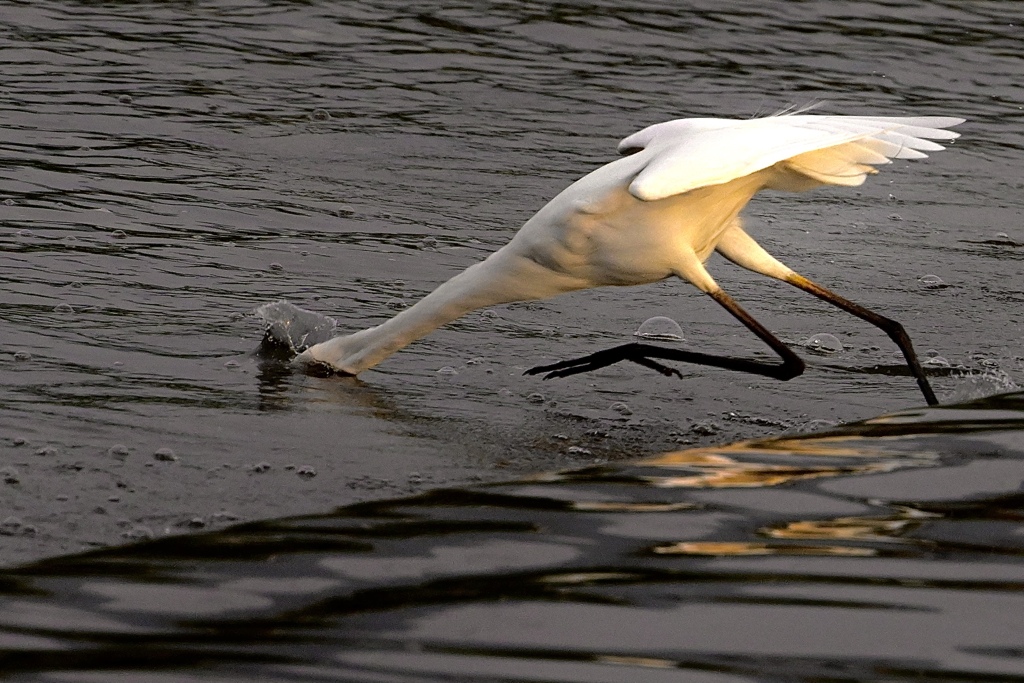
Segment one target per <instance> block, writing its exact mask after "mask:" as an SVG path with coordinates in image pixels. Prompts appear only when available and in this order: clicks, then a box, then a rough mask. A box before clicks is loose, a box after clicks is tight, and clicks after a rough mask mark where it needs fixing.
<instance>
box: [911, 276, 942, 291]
mask: <svg viewBox="0 0 1024 683" xmlns="http://www.w3.org/2000/svg"><path fill="white" fill-rule="evenodd" d="M917 283H918V284H919V285H921V286H922V287H924V288H925V289H942V288H944V287H946V283H945V282H943V281H942V278H941V277H939V276H938V275H922V276H921V277H919V278H918V279H917Z"/></svg>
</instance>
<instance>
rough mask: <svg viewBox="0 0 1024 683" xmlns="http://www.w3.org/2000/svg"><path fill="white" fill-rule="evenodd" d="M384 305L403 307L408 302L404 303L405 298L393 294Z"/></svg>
mask: <svg viewBox="0 0 1024 683" xmlns="http://www.w3.org/2000/svg"><path fill="white" fill-rule="evenodd" d="M384 305H385V306H387V307H388V308H396V309H397V308H405V307H406V306H407V305H408V304H406V303H405V299H403V298H402V297H400V296H394V297H391V298H390V299H388V300H387V301H385V302H384Z"/></svg>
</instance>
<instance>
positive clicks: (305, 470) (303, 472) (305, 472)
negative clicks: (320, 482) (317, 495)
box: [295, 465, 316, 479]
mask: <svg viewBox="0 0 1024 683" xmlns="http://www.w3.org/2000/svg"><path fill="white" fill-rule="evenodd" d="M295 474H297V475H298V476H300V477H302V478H303V479H312V478H313V477H315V476H316V470H315V469H313V468H312V467H310V466H309V465H301V466H300V467H299V468H298V469H297V470H295Z"/></svg>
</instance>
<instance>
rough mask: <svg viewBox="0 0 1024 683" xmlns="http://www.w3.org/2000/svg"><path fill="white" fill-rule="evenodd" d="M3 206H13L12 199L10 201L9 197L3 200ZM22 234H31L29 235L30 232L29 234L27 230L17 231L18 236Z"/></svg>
mask: <svg viewBox="0 0 1024 683" xmlns="http://www.w3.org/2000/svg"><path fill="white" fill-rule="evenodd" d="M4 204H5V205H6V206H14V200H13V199H11V198H10V197H8V198H7V199H5V200H4ZM22 232H27V233H28V234H30V235H31V234H32V233H31V232H29V231H28V230H19V231H18V234H19V235H20V234H21V233H22Z"/></svg>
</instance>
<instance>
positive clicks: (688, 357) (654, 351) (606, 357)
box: [526, 290, 804, 381]
mask: <svg viewBox="0 0 1024 683" xmlns="http://www.w3.org/2000/svg"><path fill="white" fill-rule="evenodd" d="M710 296H711V298H713V299H714V300H715V301H717V302H718V303H719V304H721V305H722V306H723V307H724V308H725V309H726V310H727V311H729V313H731V314H732V315H733V316H734V317H735V318H736V319H737V320H739V321H740V322H741V323H743V324H744V325H745V326H746V327H747V329H749V330H750V331H751V332H753V333H754V334H756V335H757V336H758V337H759V338H760V339H761V340H762V341H764V342H765V343H766V344H768V346H770V347H771V348H772V350H773V351H775V353H777V354H779V357H781V358H782V364H781V365H780V364H776V363H762V362H760V361H754V360H747V359H744V358H729V357H726V356H713V355H711V354H707V353H698V352H696V351H684V350H682V349H668V348H664V347H661V346H653V345H651V344H638V343H633V344H623V345H621V346H616V347H614V348H611V349H605V350H604V351H598V352H597V353H592V354H590V355H589V356H583V357H582V358H575V359H572V360H567V361H561V362H559V363H552V364H551V365H541V366H538V367H535V368H531V369H529V370H527V371H526V374H527V375H537V374H541V373H545V374H544V379H552V378H555V377H568V376H570V375H576V374H579V373H582V372H591V371H593V370H598V369H600V368H604V367H608V366H609V365H614V364H615V363H619V362H621V361H624V360H628V361H631V362H633V363H637V364H639V365H643V366H644V367H648V368H651V369H653V370H657V371H658V372H660V373H661V374H663V375H673V374H674V375H676V376H678V377H682V375H681V374H680V373H679V372H678V371H677V370H674V369H672V368H668V367H666V366H664V365H662V364H661V363H658V362H657V361H655V360H654V359H655V358H657V359H660V360H676V361H683V362H686V363H695V364H698V365H710V366H713V367H717V368H725V369H727V370H736V371H739V372H749V373H753V374H757V375H763V376H765V377H772V378H774V379H778V380H783V381H785V380H789V379H793V378H794V377H796V376H798V375H800V374H801V373H802V372H803V371H804V362H803V361H802V360H800V357H799V356H797V355H796V354H795V353H793V350H792V349H790V348H789V347H788V346H786V345H785V344H783V343H782V342H781V341H780V340H779V339H778V338H776V337H775V336H774V335H773V334H772V333H771V332H769V331H768V330H767V329H766V328H765V327H764V326H763V325H761V323H759V322H757V321H756V320H754V318H753V317H751V316H750V314H749V313H747V312H746V311H744V310H743V309H742V308H740V305H739V304H737V303H736V302H735V301H734V300H733V298H732V297H730V296H729V295H728V294H726V293H725V292H723V291H721V290H718V291H715V292H711V293H710Z"/></svg>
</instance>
